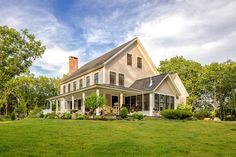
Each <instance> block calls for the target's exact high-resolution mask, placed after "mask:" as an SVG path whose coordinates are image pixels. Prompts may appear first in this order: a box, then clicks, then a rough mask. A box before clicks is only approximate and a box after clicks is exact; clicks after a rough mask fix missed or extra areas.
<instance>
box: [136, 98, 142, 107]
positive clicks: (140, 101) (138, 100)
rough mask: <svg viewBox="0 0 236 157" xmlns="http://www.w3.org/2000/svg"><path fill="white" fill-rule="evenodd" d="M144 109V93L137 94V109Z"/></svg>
mask: <svg viewBox="0 0 236 157" xmlns="http://www.w3.org/2000/svg"><path fill="white" fill-rule="evenodd" d="M136 111H142V95H137V110H136Z"/></svg>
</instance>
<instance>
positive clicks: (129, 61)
mask: <svg viewBox="0 0 236 157" xmlns="http://www.w3.org/2000/svg"><path fill="white" fill-rule="evenodd" d="M127 65H131V66H132V55H131V54H127Z"/></svg>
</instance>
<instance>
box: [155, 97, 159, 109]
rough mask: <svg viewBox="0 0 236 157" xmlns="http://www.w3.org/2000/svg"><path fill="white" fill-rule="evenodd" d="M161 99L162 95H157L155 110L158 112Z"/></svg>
mask: <svg viewBox="0 0 236 157" xmlns="http://www.w3.org/2000/svg"><path fill="white" fill-rule="evenodd" d="M159 99H160V95H159V94H155V110H156V111H159Z"/></svg>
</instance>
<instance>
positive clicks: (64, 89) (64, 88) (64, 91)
mask: <svg viewBox="0 0 236 157" xmlns="http://www.w3.org/2000/svg"><path fill="white" fill-rule="evenodd" d="M63 93H66V86H65V85H64V86H63Z"/></svg>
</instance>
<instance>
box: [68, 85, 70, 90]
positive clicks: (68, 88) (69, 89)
mask: <svg viewBox="0 0 236 157" xmlns="http://www.w3.org/2000/svg"><path fill="white" fill-rule="evenodd" d="M68 92H70V83H69V84H68Z"/></svg>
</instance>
